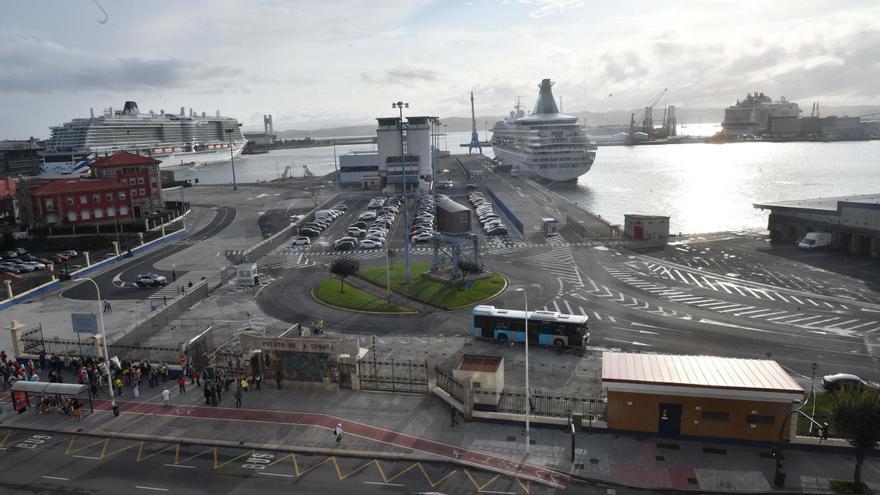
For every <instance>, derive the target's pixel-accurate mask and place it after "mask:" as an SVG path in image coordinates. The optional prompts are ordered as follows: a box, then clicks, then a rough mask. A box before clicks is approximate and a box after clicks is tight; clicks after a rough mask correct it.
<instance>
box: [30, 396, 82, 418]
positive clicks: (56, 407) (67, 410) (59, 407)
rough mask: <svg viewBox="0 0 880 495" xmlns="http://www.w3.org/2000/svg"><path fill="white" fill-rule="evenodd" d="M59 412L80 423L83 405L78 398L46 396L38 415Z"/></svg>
mask: <svg viewBox="0 0 880 495" xmlns="http://www.w3.org/2000/svg"><path fill="white" fill-rule="evenodd" d="M52 412H58V413H61V414H69V415H71V416H73V420H74V421H79V419H80V416H82V403H80V401H79V399H78V398H76V397H52V396H45V397H42V398H41V399H40V403H39V405H38V409H37V413H38V414H49V413H52Z"/></svg>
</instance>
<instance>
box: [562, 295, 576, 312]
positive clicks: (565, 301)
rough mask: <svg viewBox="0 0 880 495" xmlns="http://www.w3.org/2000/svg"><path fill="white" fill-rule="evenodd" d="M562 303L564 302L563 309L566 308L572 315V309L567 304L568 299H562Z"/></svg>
mask: <svg viewBox="0 0 880 495" xmlns="http://www.w3.org/2000/svg"><path fill="white" fill-rule="evenodd" d="M562 303H563V304H565V309H567V310H568V314H570V315H573V314H574V311H573V310H572V309H571V305H570V304H568V299H563V300H562Z"/></svg>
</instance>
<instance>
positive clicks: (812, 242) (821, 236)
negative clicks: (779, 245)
mask: <svg viewBox="0 0 880 495" xmlns="http://www.w3.org/2000/svg"><path fill="white" fill-rule="evenodd" d="M830 245H831V233H830V232H807V235H805V236H804V238H803V239H801V240H800V242H798V245H797V246H798V247H799V248H801V249H818V248H820V247H825V246H830Z"/></svg>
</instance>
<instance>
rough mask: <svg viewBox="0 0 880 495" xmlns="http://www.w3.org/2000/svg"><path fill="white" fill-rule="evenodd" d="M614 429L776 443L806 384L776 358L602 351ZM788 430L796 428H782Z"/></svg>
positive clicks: (605, 383) (609, 426) (610, 418)
mask: <svg viewBox="0 0 880 495" xmlns="http://www.w3.org/2000/svg"><path fill="white" fill-rule="evenodd" d="M602 387H603V388H604V389H605V390H607V393H608V428H609V429H611V430H618V431H630V432H643V433H650V434H657V435H659V436H661V437H670V438H676V437H694V438H707V437H713V438H727V439H733V440H742V441H750V442H773V441H776V440H777V439H778V438H779V434H780V430H781V429H782V428H783V426H784V424H783V423H784V422H785V419H786V417H787V415H789V414H790V413H791V411H792V410H793V409H794V408H795V406H796V405H797V404H799V402H800V401H802V400H803V397H804V389H803V388H801V386H800V385H798V383H797V382H796V381H794V379H793V378H792V377H791V376H790V375H789V374H788V373H786V372H785V370H783V369H782V367H781V366H780V365H779V364H778V363H777V362H776V361H770V360H758V359H735V358H724V357H715V356H676V355H663V354H635V353H625V352H604V353H603V354H602ZM783 433H784V435H785V436H790V433H791V431H790V428H789V429H788V430H786V431H784V432H783Z"/></svg>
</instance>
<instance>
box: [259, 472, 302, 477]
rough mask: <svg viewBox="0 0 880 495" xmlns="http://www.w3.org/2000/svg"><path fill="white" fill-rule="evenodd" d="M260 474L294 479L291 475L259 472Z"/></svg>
mask: <svg viewBox="0 0 880 495" xmlns="http://www.w3.org/2000/svg"><path fill="white" fill-rule="evenodd" d="M260 474H262V475H263V476H277V477H279V478H296V476H294V475H292V474H276V473H264V472H263V471H260Z"/></svg>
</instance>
